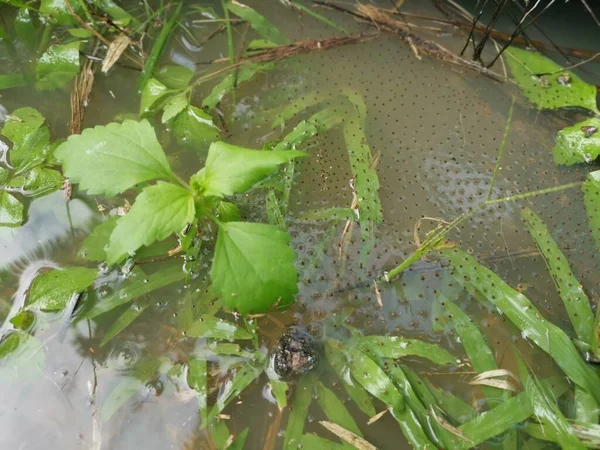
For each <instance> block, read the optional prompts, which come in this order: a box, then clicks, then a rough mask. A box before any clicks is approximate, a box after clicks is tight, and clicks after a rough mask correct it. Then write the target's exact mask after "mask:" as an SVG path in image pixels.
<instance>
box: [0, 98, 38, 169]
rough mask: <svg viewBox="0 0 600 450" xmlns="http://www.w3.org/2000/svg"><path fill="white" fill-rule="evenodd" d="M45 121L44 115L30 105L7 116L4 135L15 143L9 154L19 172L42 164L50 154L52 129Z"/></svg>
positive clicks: (3, 130) (3, 129)
mask: <svg viewBox="0 0 600 450" xmlns="http://www.w3.org/2000/svg"><path fill="white" fill-rule="evenodd" d="M44 122H45V119H44V117H43V116H42V115H41V114H40V113H39V112H38V111H37V110H35V109H33V108H29V107H25V108H19V109H16V110H15V111H13V112H12V114H10V115H9V116H7V118H6V122H5V123H4V128H2V135H3V136H5V137H6V138H8V139H9V140H10V141H11V142H12V143H13V146H12V148H11V149H10V151H9V153H8V156H9V159H10V162H11V165H12V166H13V167H14V168H15V170H16V173H17V174H20V173H22V172H24V171H25V170H27V169H30V168H31V167H33V166H36V165H39V164H41V163H42V162H43V161H44V159H45V158H46V156H47V155H48V154H49V152H50V146H49V144H50V131H49V130H48V127H47V126H45V125H44Z"/></svg>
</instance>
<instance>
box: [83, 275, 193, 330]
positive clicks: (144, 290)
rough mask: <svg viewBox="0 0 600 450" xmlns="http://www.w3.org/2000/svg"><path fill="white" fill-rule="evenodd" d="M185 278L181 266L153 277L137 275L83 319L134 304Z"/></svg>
mask: <svg viewBox="0 0 600 450" xmlns="http://www.w3.org/2000/svg"><path fill="white" fill-rule="evenodd" d="M184 278H185V272H183V270H181V266H179V265H175V266H172V267H168V268H166V269H161V270H160V271H158V272H156V273H154V274H152V275H147V276H146V275H136V276H135V278H134V279H133V280H132V281H130V282H128V284H127V285H126V286H125V287H123V288H121V289H119V290H118V291H116V292H113V293H112V294H111V295H109V296H108V297H106V298H104V299H102V300H101V301H100V302H98V303H97V304H96V305H94V307H93V308H92V309H90V310H89V311H88V312H87V313H85V314H84V315H83V317H82V319H93V318H94V317H96V316H99V315H100V314H104V313H106V312H108V311H111V310H113V309H114V308H117V307H118V306H121V305H124V304H126V303H129V302H132V301H133V300H135V299H136V298H138V297H140V296H142V295H145V294H148V293H149V292H152V291H154V290H156V289H160V288H162V287H165V286H168V285H169V284H172V283H175V282H177V281H180V280H183V279H184Z"/></svg>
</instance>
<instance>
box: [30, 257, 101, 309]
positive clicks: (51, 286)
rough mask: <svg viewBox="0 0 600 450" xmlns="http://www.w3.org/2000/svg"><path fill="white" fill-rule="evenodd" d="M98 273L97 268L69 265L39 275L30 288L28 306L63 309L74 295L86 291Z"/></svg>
mask: <svg viewBox="0 0 600 450" xmlns="http://www.w3.org/2000/svg"><path fill="white" fill-rule="evenodd" d="M97 275H98V271H97V270H96V269H87V268H85V267H67V268H64V269H56V270H51V271H50V272H46V273H44V274H42V275H38V276H37V277H35V279H34V280H33V283H32V284H31V287H30V288H29V300H28V302H27V306H28V307H35V308H37V309H41V310H44V311H61V310H62V309H63V308H64V307H65V306H67V303H68V302H69V300H71V298H72V297H73V296H74V295H77V294H80V293H81V292H83V291H85V290H86V289H87V288H88V287H89V286H90V285H91V284H92V283H93V282H94V281H95V280H96V276H97Z"/></svg>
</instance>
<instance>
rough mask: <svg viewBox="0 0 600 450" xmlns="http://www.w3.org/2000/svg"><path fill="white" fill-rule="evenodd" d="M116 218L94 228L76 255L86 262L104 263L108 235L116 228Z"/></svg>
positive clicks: (111, 217) (110, 218) (112, 217)
mask: <svg viewBox="0 0 600 450" xmlns="http://www.w3.org/2000/svg"><path fill="white" fill-rule="evenodd" d="M118 218H119V217H118V216H110V217H109V218H108V219H106V220H105V221H104V222H102V223H101V224H99V225H97V226H96V228H94V231H92V233H91V234H90V235H89V236H88V237H87V238H85V241H83V243H82V244H81V247H80V248H79V252H77V255H78V256H79V257H81V258H85V259H87V260H88V261H98V262H100V261H104V260H105V259H106V252H105V250H104V249H105V248H106V246H107V245H108V241H109V239H110V235H111V234H112V232H113V230H114V229H115V227H116V226H117V219H118Z"/></svg>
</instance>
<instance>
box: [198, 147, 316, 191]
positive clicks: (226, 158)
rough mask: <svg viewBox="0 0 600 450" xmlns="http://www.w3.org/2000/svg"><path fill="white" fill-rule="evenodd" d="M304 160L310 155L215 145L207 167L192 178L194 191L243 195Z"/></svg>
mask: <svg viewBox="0 0 600 450" xmlns="http://www.w3.org/2000/svg"><path fill="white" fill-rule="evenodd" d="M301 156H306V153H303V152H299V151H295V150H287V151H283V150H272V151H269V150H264V151H263V150H250V149H247V148H243V147H238V146H235V145H230V144H226V143H224V142H215V143H213V144H212V145H211V146H210V149H209V150H208V158H207V160H206V165H205V167H204V168H203V169H201V170H200V171H199V172H198V173H197V174H196V175H194V176H193V177H192V180H191V182H192V187H193V188H194V189H195V190H196V191H197V192H198V193H199V194H202V195H205V196H207V197H209V196H215V197H223V196H229V195H233V194H239V193H242V192H246V191H247V190H249V189H250V188H251V187H252V186H253V185H254V184H256V183H258V182H259V181H260V180H262V179H264V178H265V177H267V176H269V175H271V174H272V173H274V172H275V171H276V170H277V168H278V166H279V165H280V164H283V163H286V162H288V161H291V160H292V159H294V158H299V157H301Z"/></svg>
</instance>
